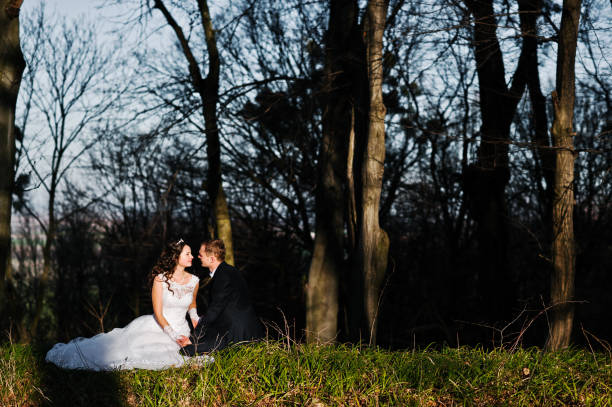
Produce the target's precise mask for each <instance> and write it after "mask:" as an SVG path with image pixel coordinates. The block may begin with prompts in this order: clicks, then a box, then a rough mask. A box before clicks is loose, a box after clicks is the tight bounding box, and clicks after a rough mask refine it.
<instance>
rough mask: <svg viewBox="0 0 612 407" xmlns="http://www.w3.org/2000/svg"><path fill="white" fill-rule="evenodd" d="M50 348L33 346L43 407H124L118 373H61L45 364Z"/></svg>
mask: <svg viewBox="0 0 612 407" xmlns="http://www.w3.org/2000/svg"><path fill="white" fill-rule="evenodd" d="M49 348H50V347H48V346H40V347H38V346H37V347H36V349H35V353H36V361H37V363H38V366H37V368H38V372H39V374H40V390H41V391H42V393H43V395H44V399H43V400H42V405H43V406H87V407H95V406H125V405H128V403H127V401H126V397H125V392H124V391H123V390H124V388H123V386H122V384H121V377H120V374H119V373H118V372H90V371H85V370H64V369H60V368H58V367H57V366H55V365H53V364H52V363H47V362H45V354H46V352H47V350H48V349H49Z"/></svg>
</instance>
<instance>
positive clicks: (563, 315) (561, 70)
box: [546, 0, 580, 350]
mask: <svg viewBox="0 0 612 407" xmlns="http://www.w3.org/2000/svg"><path fill="white" fill-rule="evenodd" d="M579 20H580V0H564V1H563V12H562V15H561V28H560V31H559V47H558V50H557V79H556V82H557V84H556V90H555V92H553V95H552V98H553V106H554V119H553V124H552V128H551V133H552V138H553V146H554V147H555V149H556V166H555V180H554V200H553V210H552V239H553V241H552V260H553V274H552V276H551V285H550V291H551V292H550V301H551V304H552V305H553V306H554V308H553V312H552V318H551V321H550V333H549V337H548V341H547V344H546V347H547V349H549V350H557V349H562V348H566V347H567V346H568V345H569V343H570V337H571V333H572V324H573V321H574V307H573V305H572V304H571V303H570V301H572V300H573V296H574V275H575V267H576V253H575V243H574V159H575V151H574V140H573V137H574V136H575V133H574V132H573V118H574V99H575V83H574V82H575V72H574V68H575V61H576V43H577V38H578V26H579Z"/></svg>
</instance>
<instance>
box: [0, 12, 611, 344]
mask: <svg viewBox="0 0 612 407" xmlns="http://www.w3.org/2000/svg"><path fill="white" fill-rule="evenodd" d="M25 1H28V0H25ZM4 3H7V4H8V3H10V2H7V1H4V2H0V4H4ZM226 3H227V2H223V5H219V4H216V3H215V2H213V1H208V2H207V1H182V2H172V1H162V0H155V1H149V2H141V1H137V0H134V1H127V2H126V1H121V2H119V1H106V2H102V3H101V6H103V7H102V9H104V8H107V9H108V10H111V11H112V12H113V13H116V14H117V15H116V16H115V17H114V19H113V21H115V22H117V21H118V22H119V23H117V25H116V26H115V27H116V30H115V31H114V32H113V33H112V34H108V33H107V34H104V37H103V38H102V37H100V36H101V34H100V32H101V30H97V31H96V29H95V27H92V25H91V24H83V22H82V21H64V22H62V24H59V23H58V22H59V21H60V18H59V17H57V16H55V15H54V14H53V13H51V12H50V11H49V10H44V9H40V10H37V11H36V12H35V13H34V14H32V15H24V14H23V13H22V15H21V17H18V18H19V20H20V22H19V23H20V24H21V34H20V41H21V48H22V50H23V54H24V58H25V61H26V64H27V68H26V69H25V71H24V72H23V79H22V80H21V86H20V90H19V102H18V104H17V114H16V119H15V123H16V128H17V132H16V137H15V146H16V148H15V154H14V161H15V164H14V166H13V167H12V169H11V174H12V175H11V178H12V185H11V187H10V190H11V194H12V214H13V215H12V230H11V236H12V239H11V241H12V248H11V250H12V260H11V261H10V266H8V267H6V268H5V270H4V272H3V274H2V276H3V280H2V287H1V293H0V294H1V297H0V301H1V303H2V320H1V321H2V322H1V324H0V325H1V326H0V327H1V328H2V329H3V330H10V332H11V335H12V337H13V338H14V339H18V340H22V341H29V340H40V341H55V340H61V341H65V340H68V339H70V338H73V337H75V336H91V335H93V334H95V333H98V332H101V331H108V330H110V329H112V328H114V327H118V326H123V325H125V324H126V323H128V322H130V321H131V320H132V319H133V318H134V317H135V316H138V315H142V314H145V313H150V312H151V300H150V287H149V286H148V285H147V276H148V274H149V273H150V270H151V267H152V265H153V263H154V261H155V259H156V258H157V256H158V255H159V253H160V251H161V248H162V247H163V245H164V244H165V242H167V241H168V240H170V239H175V238H177V237H182V238H183V239H185V240H186V241H188V242H189V243H190V244H192V250H194V251H197V244H198V243H199V242H200V241H201V240H202V239H207V238H211V237H223V238H224V239H226V240H230V241H231V242H232V244H231V250H230V251H231V254H232V257H233V261H234V263H235V264H236V265H237V267H238V268H239V269H240V270H242V271H243V273H244V275H245V276H246V278H247V281H248V283H249V286H250V290H251V296H252V299H253V302H254V304H255V308H256V310H257V312H258V314H259V316H260V317H261V318H262V319H263V320H264V321H265V322H266V323H267V325H268V326H269V327H270V335H271V336H273V337H276V336H280V335H285V334H287V333H288V334H289V335H290V336H292V337H293V338H294V339H296V340H309V341H316V340H323V341H325V340H333V339H335V340H338V341H351V342H358V341H362V342H365V343H376V344H378V345H381V346H385V347H391V348H408V347H412V346H414V345H427V344H430V343H432V342H435V343H438V344H443V343H446V344H449V345H452V346H457V345H475V344H483V345H485V346H500V345H510V346H511V345H513V344H514V343H516V344H520V345H524V346H527V345H537V346H545V345H546V344H547V341H548V346H549V347H550V348H553V349H555V348H559V347H563V346H567V344H568V342H567V341H571V342H572V343H575V344H587V343H590V344H592V345H593V344H595V343H598V344H601V343H605V342H604V341H606V340H610V339H611V338H612V327H611V325H610V323H609V321H610V320H611V317H612V297H611V296H610V294H609V293H610V292H611V291H612V279H609V278H607V271H606V270H609V269H610V268H611V267H612V246H610V242H612V218H611V216H610V215H611V214H612V212H611V211H610V210H609V205H610V202H611V198H612V187H611V185H612V182H611V181H612V179H611V178H612V171H610V163H611V162H612V157H611V155H612V149H611V148H610V143H611V142H610V136H611V134H610V131H611V130H612V113H610V112H611V111H612V110H611V107H612V100H611V97H610V92H611V91H612V80H611V76H610V74H611V73H612V67H611V66H610V65H609V61H608V60H607V59H606V52H608V49H609V47H610V45H611V43H610V32H609V31H606V30H609V27H610V26H611V25H610V23H611V20H612V11H611V10H610V5H609V4H608V3H606V2H605V1H603V0H602V1H597V0H595V1H591V0H589V1H583V2H582V4H580V2H578V3H575V1H574V2H572V1H571V0H566V1H565V2H564V6H563V7H565V10H566V13H568V14H567V16H569V17H567V18H570V17H571V10H573V9H576V4H577V10H580V12H581V15H580V25H579V30H578V32H577V41H578V44H577V57H576V62H575V70H576V74H575V78H574V75H573V71H572V70H573V60H572V61H571V62H572V64H571V66H570V65H567V64H568V62H567V61H568V60H567V59H565V60H564V59H563V58H559V59H558V58H557V56H558V54H559V53H560V51H559V50H560V49H561V50H564V49H565V50H567V49H570V48H571V21H575V20H565V19H564V20H563V21H562V14H563V7H561V6H560V5H559V3H558V2H551V1H548V0H544V1H538V0H519V1H517V2H500V1H493V0H465V1H458V2H453V1H449V2H425V1H420V0H414V1H410V0H390V1H388V2H384V1H382V2H376V1H373V0H371V1H369V2H358V1H356V0H355V1H351V0H330V1H328V2H323V1H320V2H316V1H315V2H305V1H301V0H289V1H282V2H280V1H274V0H258V1H251V0H244V1H242V0H241V1H233V2H231V4H226ZM366 3H367V4H366ZM572 4H573V5H572ZM3 7H4V6H3ZM209 7H210V10H209ZM221 7H222V9H221ZM2 12H4V11H2ZM576 16H577V15H576ZM564 18H566V17H564ZM381 21H382V23H381ZM567 21H570V23H568V22H567ZM383 29H384V31H383ZM1 35H3V34H2V32H0V36H1ZM377 35H380V36H382V37H381V38H380V40H377V38H378V37H377ZM120 36H121V38H123V39H122V40H116V42H112V43H111V40H110V39H109V38H119V37H120ZM574 37H576V35H574ZM7 38H8V37H7ZM13 39H14V38H13ZM113 41H115V40H113ZM568 41H569V42H568ZM125 44H130V45H129V46H126V45H125ZM377 47H378V48H377ZM560 47H561V48H560ZM564 47H565V48H564ZM575 51H576V50H574V52H575ZM568 52H570V53H571V49H570V50H569V51H568ZM564 55H565V54H564ZM0 56H1V55H0ZM564 64H565V65H564ZM564 69H569V70H570V71H571V72H570V74H571V78H570V79H567V78H568V77H567V76H563V75H565V74H564V72H565V71H564ZM555 70H556V72H557V74H556V75H555ZM560 78H565V79H560ZM379 79H380V80H381V81H382V82H380V83H379V85H377V83H378V82H377V81H378V80H379ZM574 81H575V101H571V100H570V101H569V102H568V99H567V98H568V97H569V96H571V98H573V95H574V93H573V92H574V89H573V85H572V87H571V89H569V90H567V89H566V87H567V86H569V85H570V84H573V83H574ZM570 82H571V83H570ZM377 86H378V87H377ZM553 91H555V92H556V93H553ZM568 92H569V93H568ZM379 93H380V95H381V96H382V97H381V98H377V95H378V94H379ZM568 95H569V96H568ZM382 102H384V106H382ZM568 106H569V112H570V113H571V111H572V109H573V111H574V117H573V123H572V121H571V114H570V115H569V117H570V124H569V126H568V125H564V124H562V123H561V122H560V120H562V119H563V117H566V116H567V114H565V113H563V112H567V109H568ZM563 109H566V110H563ZM381 113H382V115H381ZM378 118H380V120H378ZM383 119H384V120H383ZM377 120H378V121H377ZM559 123H561V124H559ZM559 129H561V130H559ZM563 132H566V133H567V134H566V133H563ZM573 132H575V134H572V133H573ZM382 136H384V139H383V138H382ZM564 137H565V138H564ZM377 142H378V144H376V143H377ZM383 143H384V145H383ZM568 143H569V144H568ZM566 153H567V154H568V156H567V157H566V158H567V160H572V159H574V160H575V161H573V162H571V163H570V161H560V160H561V159H564V158H563V157H565V156H564V154H566ZM377 154H378V155H377ZM381 154H382V155H381ZM563 163H566V164H563ZM567 163H569V164H567ZM377 165H378V166H379V167H380V168H379V170H377V167H376V166H377ZM383 165H384V173H383V172H382V169H383ZM564 168H565V169H567V171H570V169H571V171H573V175H574V179H571V180H570V181H571V182H570V183H569V186H568V185H566V186H564V184H563V182H565V181H563V180H567V179H568V178H564V177H565V175H563V174H565V173H563V172H562V171H563V170H564ZM381 177H382V178H381ZM377 182H378V184H377ZM560 191H561V192H560ZM570 191H571V194H570V193H569V192H570ZM572 194H573V195H572ZM378 199H379V200H380V202H377V200H378ZM567 199H569V200H570V203H569V204H567V202H566V200H567ZM563 205H565V206H563ZM568 205H569V206H568ZM559 208H565V209H563V210H562V209H559ZM568 208H569V209H568ZM568 213H569V214H571V215H573V218H572V216H569V215H568ZM568 219H570V220H571V226H572V228H573V230H571V232H572V233H573V235H572V236H570V239H569V240H568V239H566V240H563V239H560V236H566V235H568V234H567V233H569V232H568V231H569V229H567V228H566V227H567V225H566V222H567V220H568ZM564 225H565V226H564ZM564 228H565V229H564ZM573 242H575V245H574V244H573ZM563 244H566V246H563ZM568 248H569V249H568ZM570 249H571V250H570ZM563 262H565V263H563ZM561 263H563V264H565V266H560V264H561ZM574 264H575V266H574ZM192 272H193V273H196V274H198V275H199V276H200V277H205V276H206V270H204V269H202V268H201V267H199V265H196V266H194V267H193V270H192ZM568 284H569V285H568ZM558 286H563V287H566V286H567V287H569V288H567V287H566V288H567V290H566V291H563V292H561V291H559V290H560V289H558V288H555V287H558ZM551 287H552V289H551ZM564 289H565V288H564ZM205 290H206V288H205V287H204V288H203V289H202V290H201V291H200V293H201V296H200V303H199V304H198V308H199V309H200V313H201V312H202V311H203V310H204V309H205V308H206V304H205V302H204V298H205V295H203V294H204V293H205ZM551 290H552V292H551ZM568 290H569V291H568ZM560 321H561V322H560ZM564 321H569V329H568V326H567V325H563V323H566V322H564ZM572 327H573V329H572ZM554 332H557V333H554ZM551 338H552V339H551ZM564 341H565V342H564ZM598 346H599V345H598Z"/></svg>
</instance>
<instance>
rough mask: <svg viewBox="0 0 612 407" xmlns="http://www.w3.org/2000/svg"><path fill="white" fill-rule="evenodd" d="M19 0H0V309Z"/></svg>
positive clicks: (6, 260)
mask: <svg viewBox="0 0 612 407" xmlns="http://www.w3.org/2000/svg"><path fill="white" fill-rule="evenodd" d="M22 3H23V0H2V1H0V174H2V175H1V176H0V309H2V304H3V302H4V289H5V284H6V282H7V279H8V278H9V277H10V272H11V211H12V194H13V185H14V175H15V174H14V170H15V133H16V129H15V106H16V104H17V94H18V92H19V85H20V83H21V76H22V74H23V70H24V69H25V61H24V59H23V55H22V53H21V46H20V43H19V10H20V7H21V4H22ZM0 312H1V311H0Z"/></svg>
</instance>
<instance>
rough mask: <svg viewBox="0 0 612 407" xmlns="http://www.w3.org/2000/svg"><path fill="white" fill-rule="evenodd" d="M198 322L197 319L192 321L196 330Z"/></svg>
mask: <svg viewBox="0 0 612 407" xmlns="http://www.w3.org/2000/svg"><path fill="white" fill-rule="evenodd" d="M198 321H199V320H197V319H192V320H191V324H192V325H193V327H194V328H195V327H196V326H198Z"/></svg>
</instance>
